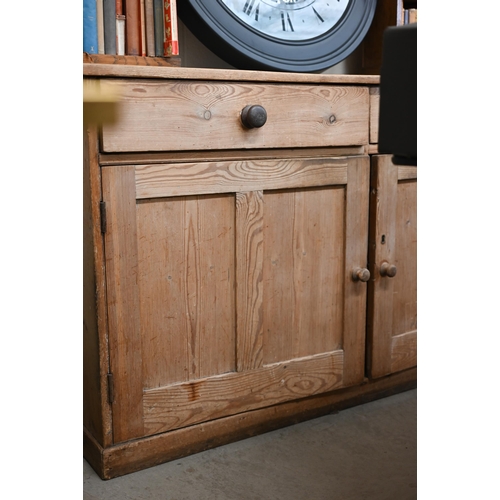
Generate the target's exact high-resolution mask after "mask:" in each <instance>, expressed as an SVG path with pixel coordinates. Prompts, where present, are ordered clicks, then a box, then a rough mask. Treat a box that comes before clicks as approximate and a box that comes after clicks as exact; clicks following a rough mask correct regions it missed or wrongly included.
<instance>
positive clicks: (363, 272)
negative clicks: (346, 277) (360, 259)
mask: <svg viewBox="0 0 500 500" xmlns="http://www.w3.org/2000/svg"><path fill="white" fill-rule="evenodd" d="M352 279H353V280H354V281H363V282H364V283H366V282H367V281H368V280H369V279H370V271H368V269H366V268H364V267H363V268H362V267H358V268H357V269H354V271H353V272H352Z"/></svg>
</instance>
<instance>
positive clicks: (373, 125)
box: [370, 87, 380, 144]
mask: <svg viewBox="0 0 500 500" xmlns="http://www.w3.org/2000/svg"><path fill="white" fill-rule="evenodd" d="M379 110H380V87H372V88H370V144H377V143H378V121H379Z"/></svg>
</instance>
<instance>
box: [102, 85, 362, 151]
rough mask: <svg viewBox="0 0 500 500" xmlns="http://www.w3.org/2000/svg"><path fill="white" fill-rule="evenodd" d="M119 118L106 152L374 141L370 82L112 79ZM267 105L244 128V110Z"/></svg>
mask: <svg viewBox="0 0 500 500" xmlns="http://www.w3.org/2000/svg"><path fill="white" fill-rule="evenodd" d="M108 83H109V85H110V86H112V87H111V88H113V89H114V90H115V91H116V93H117V94H118V95H120V96H121V100H120V107H119V111H120V121H119V124H104V125H103V128H102V148H103V151H104V152H128V151H136V152H139V151H162V150H168V151H180V150H206V149H240V148H244V149H253V148H287V147H288V148H289V147H294V148H297V147H318V146H354V145H363V144H368V114H369V95H368V88H367V87H356V86H351V87H349V86H344V87H342V86H333V85H332V86H328V85H325V86H310V85H291V84H290V85H279V84H274V85H268V84H246V83H244V82H240V83H232V82H214V81H211V82H192V81H191V82H185V81H182V80H180V81H171V82H170V81H159V80H158V81H154V80H148V81H141V80H137V81H130V82H129V81H122V80H111V79H110V80H108ZM248 104H259V105H261V106H263V107H264V108H265V109H266V111H267V122H266V124H265V125H264V126H263V127H261V128H255V129H251V130H247V129H245V127H243V125H242V124H241V119H240V114H241V110H242V109H243V108H244V107H245V106H246V105H248Z"/></svg>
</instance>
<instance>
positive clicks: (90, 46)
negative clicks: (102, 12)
mask: <svg viewBox="0 0 500 500" xmlns="http://www.w3.org/2000/svg"><path fill="white" fill-rule="evenodd" d="M83 52H87V53H88V54H97V4H96V0H83Z"/></svg>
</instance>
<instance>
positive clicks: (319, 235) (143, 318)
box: [84, 56, 416, 477]
mask: <svg viewBox="0 0 500 500" xmlns="http://www.w3.org/2000/svg"><path fill="white" fill-rule="evenodd" d="M114 57H116V56H114ZM144 59H146V60H150V59H152V58H144ZM96 68H97V69H96ZM84 72H85V73H86V75H87V77H89V78H93V77H98V76H99V74H101V73H102V74H106V73H109V74H110V75H112V76H113V78H109V79H108V78H106V81H107V82H111V83H112V85H114V86H115V87H116V88H119V89H124V90H125V96H124V98H123V100H122V102H121V104H122V105H123V106H122V110H121V113H120V115H119V118H118V120H119V124H120V125H119V126H118V127H115V128H113V127H108V126H106V125H105V126H104V131H103V134H102V136H101V137H100V138H102V139H103V142H101V143H100V144H99V143H98V138H97V131H96V129H95V128H92V133H89V134H87V135H85V144H86V146H85V151H84V152H85V155H86V156H85V157H84V166H85V165H86V168H85V169H84V175H85V176H87V177H88V179H87V180H86V181H85V184H84V187H85V186H87V187H85V191H84V192H85V193H87V194H85V199H86V200H87V201H86V208H85V212H86V215H85V217H86V219H84V221H85V220H86V224H87V229H85V232H84V234H85V235H86V239H87V240H88V241H87V248H86V249H84V256H86V257H85V262H86V264H85V265H84V269H85V271H86V273H87V272H88V273H90V274H88V275H87V274H86V276H85V279H84V284H85V288H86V292H85V293H84V299H85V302H84V308H85V310H86V311H87V310H88V311H90V312H88V311H87V312H85V314H84V322H85V323H84V332H85V333H84V350H85V353H86V354H85V356H86V358H87V360H88V362H87V365H88V366H87V367H86V373H85V375H84V381H86V382H85V383H86V384H87V388H86V389H85V391H84V401H85V406H86V416H85V418H84V425H85V427H86V428H87V430H88V433H87V434H86V437H85V450H86V457H88V460H89V461H91V463H92V465H93V467H95V468H96V470H98V472H99V474H101V476H102V477H115V476H116V475H120V474H124V473H128V472H131V471H133V470H139V469H141V468H144V467H148V466H151V465H154V464H156V463H161V462H163V461H166V460H169V459H173V458H178V457H180V456H185V455H188V454H190V453H194V452H196V451H201V450H202V449H207V448H209V447H212V446H216V445H218V444H222V443H224V442H230V441H232V440H235V439H241V438H242V437H246V436H248V435H252V434H255V433H259V432H262V431H263V430H269V429H271V428H273V426H275V427H277V426H280V425H285V423H287V422H288V423H290V422H292V421H294V420H295V421H296V420H297V419H298V418H302V417H303V418H312V417H311V416H312V415H315V414H319V413H321V412H323V411H325V408H326V407H328V405H329V407H330V408H331V407H332V405H336V404H339V403H340V404H344V403H343V402H346V401H356V400H359V399H360V398H361V399H362V398H363V397H365V395H368V394H376V393H377V394H382V393H381V392H380V391H391V390H394V389H395V388H396V387H398V385H399V386H401V387H402V386H404V385H408V384H414V383H415V381H416V369H415V368H412V367H415V366H416V264H415V261H416V211H415V209H416V168H415V167H398V168H396V169H393V168H389V167H388V166H387V161H388V160H387V159H388V158H389V157H387V156H385V157H379V156H376V157H374V160H373V163H372V165H371V166H370V159H369V157H368V156H366V154H367V153H368V152H371V153H373V152H376V148H377V144H376V142H372V141H374V140H376V138H377V133H376V132H377V130H376V124H375V123H374V122H375V121H376V120H377V119H378V118H377V117H378V103H377V100H376V97H377V90H378V89H377V86H376V85H378V82H379V79H378V77H372V76H367V77H359V76H357V75H295V74H294V75H289V74H281V73H277V74H273V73H271V72H269V73H268V72H246V71H234V72H233V71H227V70H198V69H190V68H170V67H165V68H160V67H158V68H154V67H143V68H139V67H125V66H120V65H118V64H117V65H112V64H111V65H108V64H94V63H92V64H84ZM114 77H120V78H122V80H118V79H117V78H114ZM143 78H146V79H143ZM187 80H188V81H187ZM360 84H361V85H360ZM257 98H258V99H259V102H257V101H256V99H257ZM250 103H252V104H253V103H257V104H262V103H264V107H265V108H266V109H267V111H268V122H267V123H266V125H265V126H264V127H263V128H262V129H254V130H246V129H244V128H243V126H242V125H241V123H240V118H239V114H240V112H241V109H242V108H243V107H244V106H245V105H247V104H250ZM332 115H334V116H335V120H330V117H331V116H332ZM266 127H267V128H266ZM264 132H265V133H264ZM151 134H152V135H153V136H154V139H150V138H148V136H149V135H151ZM155 134H156V135H155ZM190 137H191V139H190ZM192 137H195V140H193V139H192ZM148 141H150V142H148ZM99 146H100V151H98V149H99ZM370 171H371V172H372V179H371V181H370ZM370 182H371V185H370ZM89 186H90V188H89ZM370 193H371V194H370ZM101 199H102V200H103V201H104V202H105V203H106V219H107V228H106V231H105V234H104V235H101V232H100V213H99V203H100V201H101ZM369 222H370V227H369V226H368V223H369ZM382 234H383V235H384V236H385V238H384V245H375V246H374V245H373V241H375V240H376V241H379V239H380V238H381V237H382ZM367 236H369V238H368V237H367ZM369 243H370V247H369V248H368V246H369ZM91 247H93V253H92V251H91ZM381 247H383V248H381ZM104 249H105V252H104ZM375 251H376V252H375ZM92 255H93V256H92ZM367 256H369V258H368V259H367ZM382 261H391V262H392V261H393V263H395V264H396V266H397V268H398V273H397V275H396V276H395V277H394V278H383V279H382V278H381V277H380V275H379V274H378V273H379V269H380V265H381V263H382ZM367 267H369V268H370V272H371V273H372V277H371V279H370V281H369V282H368V283H364V282H361V281H354V280H353V278H352V271H353V270H354V269H359V268H367ZM367 308H368V310H367ZM91 309H92V310H91ZM367 318H368V322H369V325H368V329H367V328H366V326H367V325H366V319H367ZM85 336H86V337H87V339H86V340H85ZM365 355H367V356H368V360H367V361H368V373H369V374H370V376H372V377H374V378H375V377H376V380H373V381H369V382H368V381H367V380H366V379H365V378H364V376H365ZM108 373H112V378H113V384H112V388H113V391H112V392H113V402H112V403H109V402H108V384H107V374H108ZM374 397H375V396H374ZM301 415H302V417H300V416H301ZM111 416H112V418H111ZM145 436H149V437H145Z"/></svg>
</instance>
